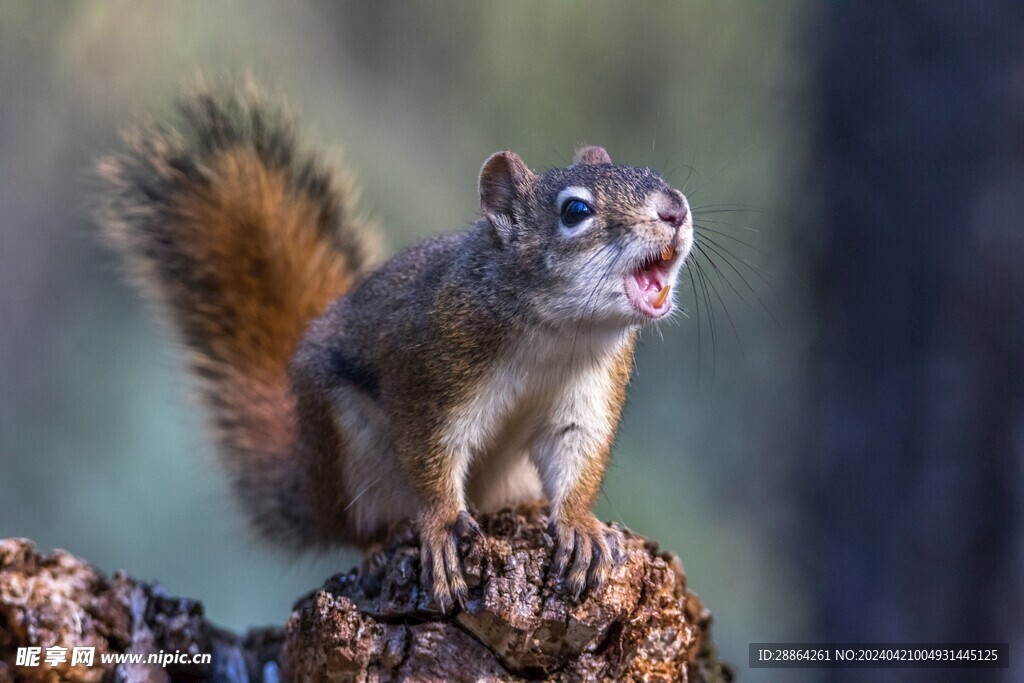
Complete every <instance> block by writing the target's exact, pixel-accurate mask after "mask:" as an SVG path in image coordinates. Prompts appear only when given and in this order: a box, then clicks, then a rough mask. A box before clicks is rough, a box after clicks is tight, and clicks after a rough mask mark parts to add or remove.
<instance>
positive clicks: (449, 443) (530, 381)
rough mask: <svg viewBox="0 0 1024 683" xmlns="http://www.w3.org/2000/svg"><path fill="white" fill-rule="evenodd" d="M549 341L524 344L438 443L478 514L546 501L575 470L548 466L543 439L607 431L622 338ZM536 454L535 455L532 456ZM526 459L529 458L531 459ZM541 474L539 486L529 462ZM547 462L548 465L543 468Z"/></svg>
mask: <svg viewBox="0 0 1024 683" xmlns="http://www.w3.org/2000/svg"><path fill="white" fill-rule="evenodd" d="M573 337H574V331H572V330H570V331H568V332H566V333H564V334H556V333H547V334H543V335H537V336H534V337H533V338H529V339H524V340H522V342H521V343H520V344H519V345H518V347H517V350H516V353H515V354H513V355H511V356H510V357H509V358H508V359H507V360H505V361H504V362H503V363H502V364H501V365H500V366H498V367H497V368H495V369H494V370H493V371H492V372H491V374H490V375H489V376H488V377H487V378H486V379H485V380H484V381H483V382H482V383H481V386H480V388H479V389H478V391H477V392H476V393H475V394H474V395H473V397H472V398H471V399H469V400H468V401H467V402H466V403H465V404H464V405H463V406H461V407H460V408H459V409H458V410H457V411H456V413H455V415H454V419H452V421H451V423H450V427H449V429H448V431H447V432H446V433H445V435H444V436H443V440H442V443H444V444H445V446H446V447H447V448H448V449H449V451H450V453H451V454H452V457H453V458H455V459H456V463H457V471H458V472H459V473H460V474H461V475H462V476H464V477H465V480H466V487H465V492H466V498H467V500H466V501H464V502H471V503H473V504H474V505H475V506H477V507H478V508H480V509H481V510H482V511H488V510H493V509H497V508H500V507H502V506H505V505H513V504H516V503H519V502H525V501H528V500H534V499H536V498H540V497H541V496H542V495H543V494H544V493H547V495H548V496H549V497H550V496H551V495H552V493H553V491H552V490H551V489H552V487H554V488H559V487H560V484H562V482H560V481H557V480H559V479H562V478H563V475H564V476H567V477H571V476H572V472H573V471H574V470H575V468H576V464H577V463H575V462H573V460H572V458H571V457H570V458H567V459H566V461H564V462H560V463H558V464H557V465H554V466H553V465H552V463H551V459H552V458H558V456H559V455H560V454H559V453H551V452H546V451H550V449H549V448H547V445H548V444H547V443H546V435H547V434H550V433H551V430H552V429H557V428H558V427H561V426H565V425H566V424H568V423H570V422H575V423H577V424H580V426H581V427H582V428H583V431H584V432H585V433H590V434H594V435H597V434H604V433H605V432H606V430H607V428H608V422H609V420H608V416H607V414H606V410H607V405H608V401H607V396H608V395H609V393H610V392H611V391H612V390H613V388H612V387H611V385H610V382H611V379H610V371H609V370H610V366H611V364H612V363H613V362H614V361H615V359H616V358H617V356H618V354H619V352H620V351H621V349H622V345H623V344H624V343H625V341H626V339H627V333H626V332H624V331H622V330H609V331H595V332H593V333H590V334H586V333H585V332H580V335H579V337H577V338H576V339H575V340H574V338H573ZM538 448H539V449H540V451H541V452H540V453H538ZM531 451H532V452H533V455H534V456H535V457H534V458H532V459H531V458H530V455H531ZM538 456H539V457H540V459H541V461H540V462H539V464H540V465H541V467H542V469H543V470H544V473H545V476H544V480H545V481H544V485H543V486H542V482H541V476H540V474H539V472H538V469H537V466H536V465H535V462H537V461H538ZM545 460H547V462H545Z"/></svg>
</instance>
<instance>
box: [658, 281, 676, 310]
mask: <svg viewBox="0 0 1024 683" xmlns="http://www.w3.org/2000/svg"><path fill="white" fill-rule="evenodd" d="M671 289H672V285H665V286H664V287H662V288H661V291H660V292H658V298H656V299H655V300H654V307H655V308H661V305H662V304H663V303H665V299H667V298H668V293H669V291H670V290H671Z"/></svg>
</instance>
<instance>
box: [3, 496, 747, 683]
mask: <svg viewBox="0 0 1024 683" xmlns="http://www.w3.org/2000/svg"><path fill="white" fill-rule="evenodd" d="M481 522H482V525H483V527H484V529H485V532H486V536H485V537H483V538H475V539H470V540H468V541H466V542H465V543H464V545H463V547H462V551H463V553H464V558H465V565H466V573H467V579H468V581H469V583H470V585H471V590H470V597H469V599H468V600H467V602H466V605H465V607H464V608H461V609H456V610H455V611H454V612H453V613H451V614H442V613H440V612H439V611H438V610H437V607H436V605H435V604H433V603H432V602H431V601H429V600H428V599H427V597H426V596H425V594H424V592H423V591H422V589H421V586H420V584H419V580H418V576H419V571H418V564H419V560H418V557H419V551H418V546H417V544H416V541H415V538H414V536H413V537H411V538H410V539H409V540H396V541H395V542H394V543H392V544H391V545H390V546H388V547H386V548H383V549H382V550H381V552H380V553H379V554H378V555H377V558H376V559H377V561H376V562H375V563H374V567H373V569H370V570H364V571H363V572H362V573H361V574H360V573H359V572H356V571H352V572H349V573H347V574H339V575H337V576H334V577H332V578H331V579H329V580H328V581H327V583H326V584H325V585H324V586H323V588H321V589H319V590H317V591H315V592H313V593H311V594H310V595H308V596H306V597H304V598H303V599H301V600H300V601H299V603H298V604H297V605H296V607H295V611H294V612H293V613H292V616H291V618H290V619H289V620H288V624H287V625H286V626H285V627H284V628H282V629H264V630H258V631H251V632H249V633H248V634H246V635H244V636H239V635H236V634H233V633H230V632H228V631H225V630H223V629H220V628H217V627H216V626H214V625H212V624H211V623H210V622H208V621H207V620H206V619H205V618H204V616H203V608H202V605H201V604H200V603H199V602H197V601H194V600H189V599H182V598H172V597H169V596H167V595H165V594H164V593H163V591H162V590H161V589H160V587H159V586H157V585H149V584H145V583H142V582H139V581H136V580H134V579H131V578H129V577H127V576H125V575H124V574H121V573H118V574H115V575H114V576H113V577H112V578H107V577H104V576H103V575H102V574H100V573H98V572H97V571H96V570H95V569H94V568H92V567H91V566H90V565H88V564H87V563H85V562H83V561H82V560H79V559H77V558H75V557H73V556H72V555H70V554H68V553H66V552H64V551H60V550H58V551H55V552H54V553H52V554H51V555H46V556H43V555H40V554H39V553H37V552H36V550H35V548H34V547H33V545H32V543H31V542H29V541H27V540H24V539H9V540H6V541H0V681H7V680H19V681H21V680H23V681H56V680H67V681H104V680H119V681H152V682H154V683H156V682H165V681H179V680H181V681H229V682H232V683H235V682H241V681H274V680H303V681H306V680H309V681H390V680H407V681H481V680H484V681H525V680H538V679H539V680H553V681H600V680H647V681H718V680H730V679H731V677H732V675H731V672H730V671H729V670H728V668H727V667H724V666H722V665H720V664H719V663H718V662H717V658H716V656H715V652H714V647H713V645H712V643H711V640H710V631H709V628H710V622H711V617H710V614H709V613H708V612H707V610H706V609H704V607H703V606H702V605H701V603H700V601H699V600H698V599H697V597H696V596H695V595H693V594H692V593H690V592H689V591H688V590H687V589H686V578H685V575H684V573H683V569H682V565H681V563H680V562H679V559H678V558H677V557H676V556H675V555H672V554H670V553H663V552H659V551H658V548H657V546H656V545H655V544H653V543H651V542H649V541H645V540H644V539H641V538H639V537H636V536H633V535H632V534H630V533H629V532H626V552H625V559H624V561H623V562H622V563H621V565H620V566H619V567H618V568H617V569H616V570H615V571H614V572H613V574H612V577H611V579H610V580H609V582H608V583H607V584H606V585H605V586H604V587H603V588H601V589H600V590H599V591H596V592H594V593H592V594H589V595H585V596H584V597H583V598H582V599H580V600H574V599H573V598H572V597H571V596H569V595H568V593H567V592H566V590H565V586H564V584H563V582H562V580H561V579H560V578H558V577H555V576H552V575H549V572H548V568H549V563H550V556H551V539H550V537H549V536H548V534H547V533H545V527H546V525H547V518H546V516H545V515H544V514H543V510H542V509H540V508H536V507H530V508H524V509H521V510H518V511H505V512H500V513H497V514H494V515H486V516H483V517H482V518H481ZM54 645H59V646H62V647H66V648H68V661H67V662H65V663H63V664H59V665H58V666H56V667H50V666H49V665H47V664H46V663H45V662H43V663H42V664H41V665H40V666H36V667H24V666H22V667H17V666H16V652H17V648H19V647H27V646H37V647H42V648H43V655H44V657H45V651H46V650H45V649H46V648H47V647H51V646H54ZM76 646H87V647H89V646H91V647H95V648H96V660H95V665H94V666H92V667H85V666H81V665H79V666H75V667H72V666H71V665H70V655H71V648H74V647H76ZM160 651H163V652H165V653H174V652H182V653H184V652H189V653H210V654H212V661H211V663H210V664H208V665H192V664H189V665H170V666H167V667H160V666H157V665H147V664H136V665H125V664H121V665H108V666H106V667H104V666H101V665H100V658H101V655H102V654H103V653H143V654H148V653H154V652H160Z"/></svg>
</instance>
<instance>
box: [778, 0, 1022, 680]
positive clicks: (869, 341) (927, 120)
mask: <svg viewBox="0 0 1024 683" xmlns="http://www.w3.org/2000/svg"><path fill="white" fill-rule="evenodd" d="M1022 36H1024V8H1022V7H1021V5H1020V3H1013V2H993V3H986V4H985V5H984V6H982V5H970V4H961V3H954V4H949V3H931V2H912V3H899V4H871V5H869V4H866V3H845V4H836V5H832V6H829V7H827V8H824V9H823V10H822V11H821V15H820V18H819V19H818V20H817V21H816V23H815V29H814V31H813V32H812V33H811V43H812V50H813V54H815V55H816V62H817V63H816V65H815V67H814V75H813V76H812V78H811V81H810V84H809V86H810V87H809V92H811V93H813V94H814V95H815V97H816V100H817V108H818V113H817V115H816V117H815V119H816V123H815V126H814V131H813V133H812V135H813V137H812V140H813V142H812V145H811V154H810V157H809V166H810V167H811V168H813V169H814V176H813V178H812V182H811V184H810V185H809V189H810V190H811V192H812V197H811V200H812V202H813V204H812V206H813V208H811V209H810V211H809V212H808V213H807V218H805V219H804V220H802V221H801V223H802V224H804V225H805V226H806V230H807V235H806V237H805V239H806V240H808V242H809V243H810V244H812V245H813V246H812V247H811V249H810V250H809V253H810V254H811V259H810V264H809V265H810V267H811V269H812V271H811V272H812V273H813V283H814V291H815V303H814V307H813V309H812V310H813V315H814V319H815V321H816V328H817V338H816V340H815V345H814V348H813V349H812V352H811V354H810V356H809V364H808V367H809V369H810V372H809V379H810V387H811V390H810V397H811V403H810V405H811V406H813V408H812V409H811V410H809V412H808V415H807V421H806V428H805V435H804V444H805V445H804V455H803V459H804V461H805V463H806V471H807V472H808V473H809V474H810V476H808V477H806V478H805V479H804V480H803V481H802V482H801V483H800V487H799V491H800V494H799V497H800V499H801V501H802V505H803V506H804V510H805V513H804V515H803V519H804V520H805V522H804V525H805V529H806V534H807V536H806V538H800V539H799V541H798V543H799V545H800V547H801V548H802V550H803V553H804V561H805V565H806V566H807V568H808V570H809V571H808V576H809V577H810V578H811V580H812V582H813V583H812V584H811V586H813V589H814V591H815V592H816V594H817V595H819V596H820V602H819V604H818V613H819V618H818V628H819V629H821V630H820V632H819V633H820V635H821V636H822V637H823V639H825V640H833V641H850V640H858V639H864V638H865V637H866V636H871V637H873V638H877V639H878V640H880V641H914V640H920V641H931V642H943V641H960V640H970V639H973V640H978V641H984V640H989V641H1002V642H1005V641H1009V642H1010V643H1011V646H1012V654H1011V657H1010V658H1011V662H1012V661H1014V660H1016V661H1019V657H1020V656H1022V655H1024V649H1022V645H1024V618H1022V616H1021V615H1022V614H1024V603H1022V598H1024V590H1022V588H1024V571H1022V569H1024V526H1022V522H1024V515H1022V512H1024V476H1022V474H1024V269H1022V267H1024V232H1022V228H1024V41H1022V40H1021V37H1022ZM1011 666H1013V664H1012V663H1011ZM890 674H891V675H889V676H884V675H879V672H872V675H871V676H870V678H859V680H894V681H895V680H900V681H906V680H922V681H924V680H936V678H937V677H936V673H935V672H934V671H924V672H918V675H917V676H911V675H908V672H906V671H896V672H890ZM896 674H898V675H896ZM1018 677H1019V676H1018ZM840 678H842V677H840ZM849 678H850V679H854V678H856V677H854V676H850V677H849ZM951 680H959V681H963V680H993V677H992V675H991V674H990V673H988V672H981V673H980V674H979V675H976V676H974V677H971V676H968V675H966V673H965V672H957V673H956V676H955V678H951ZM1006 680H1011V678H1010V677H1007V679H1006Z"/></svg>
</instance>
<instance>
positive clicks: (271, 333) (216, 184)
mask: <svg viewBox="0 0 1024 683" xmlns="http://www.w3.org/2000/svg"><path fill="white" fill-rule="evenodd" d="M177 119H178V120H177V122H176V123H174V124H173V125H172V124H167V125H162V126H157V127H154V128H150V129H148V130H141V131H137V132H135V133H133V134H131V135H129V136H127V138H126V141H127V150H126V151H125V152H124V153H123V154H120V155H117V156H112V157H109V158H106V159H103V160H102V161H101V162H100V170H101V173H102V175H103V177H104V178H105V179H106V180H107V182H108V184H109V188H108V191H107V193H106V194H105V199H104V201H103V204H102V208H101V210H100V211H99V218H100V222H101V225H102V229H103V233H104V236H105V237H106V239H107V241H108V242H109V243H111V244H112V245H114V247H115V248H116V249H117V250H118V251H120V252H122V253H123V254H125V256H126V257H127V263H128V266H129V271H130V273H131V275H132V277H133V279H134V280H135V281H136V282H137V283H138V285H139V286H140V287H141V288H142V289H143V291H145V292H146V294H148V295H149V296H150V297H151V298H152V299H154V300H155V301H156V303H157V304H158V306H159V307H160V310H161V312H162V313H163V314H164V316H165V317H166V318H167V319H168V320H169V321H170V322H171V326H172V327H173V329H174V330H175V331H176V332H177V333H178V335H179V337H180V338H181V340H182V341H183V342H184V344H185V346H186V347H187V349H188V351H189V362H190V364H191V366H192V368H193V370H194V371H195V373H196V375H197V376H198V378H199V380H200V382H201V395H202V398H203V401H204V403H205V404H206V406H207V408H208V409H209V413H210V415H211V417H212V422H213V426H214V428H215V432H216V435H217V439H218V442H219V447H220V449H219V450H220V452H221V454H222V456H223V458H222V459H223V461H224V462H225V464H226V465H227V469H228V470H229V473H230V474H231V475H232V477H233V478H234V481H235V483H236V487H237V489H238V493H239V494H240V496H241V499H242V502H243V504H244V505H245V507H246V508H247V509H248V512H249V517H250V518H251V519H253V520H255V523H256V526H257V528H258V529H259V531H260V532H262V533H263V534H264V535H266V536H269V537H272V538H275V539H278V540H283V541H290V542H292V543H294V544H298V545H304V544H309V543H315V542H316V541H317V540H318V537H317V536H316V535H315V533H314V527H315V525H314V524H313V523H312V521H311V512H310V511H309V502H308V500H309V497H308V496H307V495H305V492H304V491H303V488H304V486H305V483H304V482H303V481H301V480H300V476H301V475H300V468H298V467H296V466H295V463H294V462H291V464H290V465H289V460H291V459H292V458H293V457H294V453H295V449H296V445H297V438H298V436H297V420H296V399H295V396H294V395H293V394H292V391H291V389H290V384H289V380H288V364H289V360H290V358H291V356H292V353H293V351H294V349H295V347H296V344H297V343H298V341H299V340H300V338H301V336H302V334H303V332H304V330H305V327H306V325H307V323H308V322H309V320H310V319H311V318H313V317H315V316H317V315H319V314H320V313H321V312H322V311H323V309H324V308H325V307H326V306H327V305H328V304H329V303H330V302H331V301H332V300H333V299H334V298H335V297H337V296H338V295H339V294H341V293H343V292H344V291H346V289H348V288H349V286H350V285H351V284H352V282H353V280H354V279H355V278H357V277H358V276H359V275H360V274H362V273H363V272H365V271H366V269H367V268H368V263H369V261H370V259H371V257H372V255H371V251H372V250H371V248H370V245H369V244H368V240H369V239H371V238H372V235H370V234H368V232H367V230H366V229H365V226H363V225H361V221H360V220H359V219H358V217H357V216H356V215H355V214H354V211H355V208H354V204H355V198H354V197H353V192H354V191H353V189H352V187H351V186H350V185H346V184H344V183H342V184H339V177H338V176H337V174H332V173H331V171H330V169H328V168H327V167H326V166H325V165H323V164H322V163H321V162H320V161H319V160H318V159H317V158H316V157H315V156H313V155H302V154H300V153H298V152H297V150H296V136H295V132H294V126H293V124H292V122H291V119H290V118H289V117H287V116H286V115H285V114H284V113H283V111H282V110H281V109H280V108H279V107H276V106H271V105H267V104H266V103H264V102H262V101H261V98H260V97H259V95H257V94H256V93H254V92H251V89H250V91H246V92H244V93H239V92H230V93H226V94H214V93H213V92H211V91H209V90H203V91H201V92H199V93H197V94H194V95H191V96H189V97H187V98H185V99H183V100H182V101H180V102H179V103H178V105H177Z"/></svg>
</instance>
